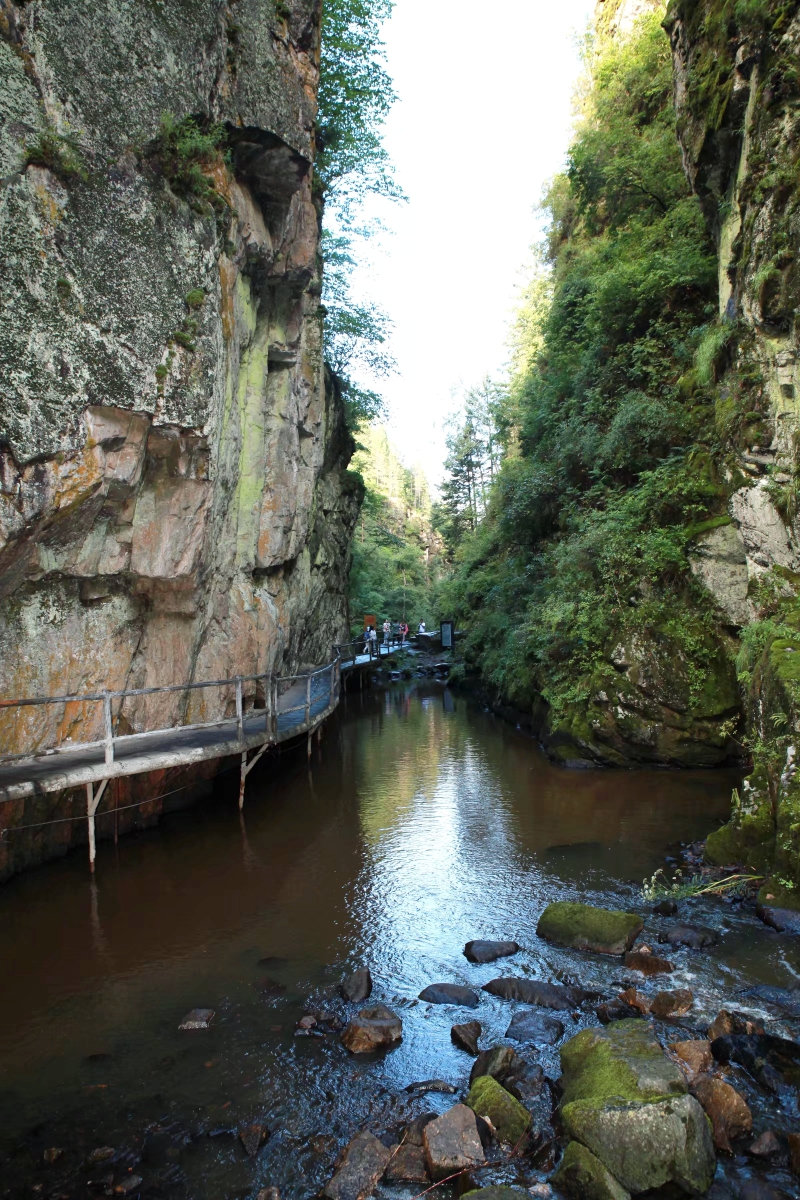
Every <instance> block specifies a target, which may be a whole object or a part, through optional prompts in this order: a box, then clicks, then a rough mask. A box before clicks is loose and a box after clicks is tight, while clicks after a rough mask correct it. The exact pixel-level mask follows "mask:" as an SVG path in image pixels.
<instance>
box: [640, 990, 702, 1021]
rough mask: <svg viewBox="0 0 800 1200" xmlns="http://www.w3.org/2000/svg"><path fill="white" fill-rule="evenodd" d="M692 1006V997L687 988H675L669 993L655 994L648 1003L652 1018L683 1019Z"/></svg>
mask: <svg viewBox="0 0 800 1200" xmlns="http://www.w3.org/2000/svg"><path fill="white" fill-rule="evenodd" d="M693 1004H694V996H693V994H692V993H691V992H690V990H689V988H675V989H674V990H673V991H671V992H656V994H655V996H653V999H652V1000H651V1001H650V1015H651V1016H653V1017H660V1018H664V1017H684V1016H686V1014H687V1013H688V1011H689V1009H690V1008H691V1007H692V1005H693Z"/></svg>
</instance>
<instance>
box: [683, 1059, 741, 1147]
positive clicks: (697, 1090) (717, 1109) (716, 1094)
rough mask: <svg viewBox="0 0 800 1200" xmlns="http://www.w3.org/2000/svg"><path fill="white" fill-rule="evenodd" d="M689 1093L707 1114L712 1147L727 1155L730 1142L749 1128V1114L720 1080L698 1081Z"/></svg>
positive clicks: (739, 1099) (727, 1086) (732, 1088)
mask: <svg viewBox="0 0 800 1200" xmlns="http://www.w3.org/2000/svg"><path fill="white" fill-rule="evenodd" d="M692 1092H693V1093H694V1095H695V1096H696V1097H697V1099H698V1100H699V1101H700V1103H701V1104H702V1106H703V1108H704V1109H705V1111H706V1112H707V1113H708V1116H709V1119H710V1121H711V1124H712V1127H713V1129H714V1145H715V1146H716V1147H717V1149H718V1150H724V1151H725V1152H726V1154H731V1153H732V1150H731V1139H732V1138H733V1139H736V1138H739V1137H744V1136H745V1134H747V1133H750V1131H751V1130H752V1128H753V1115H752V1113H751V1112H750V1109H749V1107H748V1105H747V1103H746V1102H745V1100H744V1098H743V1097H742V1096H740V1095H739V1093H738V1092H737V1091H736V1088H734V1087H731V1085H730V1084H729V1083H726V1082H725V1080H724V1079H712V1078H708V1079H698V1081H697V1083H695V1084H694V1086H693V1087H692Z"/></svg>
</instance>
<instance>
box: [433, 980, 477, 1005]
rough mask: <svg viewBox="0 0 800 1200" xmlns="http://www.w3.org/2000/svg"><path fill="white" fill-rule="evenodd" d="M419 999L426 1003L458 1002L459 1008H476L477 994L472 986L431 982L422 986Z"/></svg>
mask: <svg viewBox="0 0 800 1200" xmlns="http://www.w3.org/2000/svg"><path fill="white" fill-rule="evenodd" d="M419 999H420V1000H424V1001H425V1003H426V1004H458V1005H459V1006H460V1007H461V1008H477V1007H478V995H477V993H476V992H473V990H472V988H468V987H462V986H461V984H458V983H431V984H429V985H428V987H426V988H423V990H422V991H421V992H420V994H419Z"/></svg>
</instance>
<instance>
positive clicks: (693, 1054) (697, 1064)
mask: <svg viewBox="0 0 800 1200" xmlns="http://www.w3.org/2000/svg"><path fill="white" fill-rule="evenodd" d="M669 1049H670V1052H671V1053H672V1054H673V1055H674V1056H675V1058H676V1059H677V1061H678V1065H679V1066H680V1067H681V1068H682V1069H683V1071H684V1073H685V1075H686V1076H687V1078H688V1079H689V1080H690V1081H691V1080H692V1079H696V1078H697V1077H698V1075H705V1074H706V1072H707V1071H710V1070H711V1068H712V1067H713V1065H714V1058H713V1056H712V1054H711V1042H709V1041H707V1040H706V1039H705V1038H697V1039H695V1040H691V1041H687V1042H672V1043H671V1045H670V1047H669Z"/></svg>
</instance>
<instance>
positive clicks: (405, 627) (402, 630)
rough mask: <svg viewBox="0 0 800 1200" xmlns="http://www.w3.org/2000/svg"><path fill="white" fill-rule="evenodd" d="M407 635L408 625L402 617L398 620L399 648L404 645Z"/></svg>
mask: <svg viewBox="0 0 800 1200" xmlns="http://www.w3.org/2000/svg"><path fill="white" fill-rule="evenodd" d="M407 637H408V625H407V624H406V622H405V619H403V620H402V621H401V622H400V648H401V649H402V648H403V646H405V644H406V638H407Z"/></svg>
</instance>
